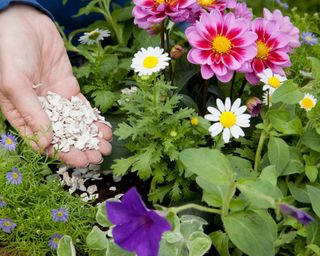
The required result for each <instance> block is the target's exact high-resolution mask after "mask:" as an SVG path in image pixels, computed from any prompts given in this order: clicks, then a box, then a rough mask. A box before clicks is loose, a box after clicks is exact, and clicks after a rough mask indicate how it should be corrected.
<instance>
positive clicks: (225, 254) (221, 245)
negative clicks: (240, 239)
mask: <svg viewBox="0 0 320 256" xmlns="http://www.w3.org/2000/svg"><path fill="white" fill-rule="evenodd" d="M209 236H210V238H211V240H212V243H213V245H214V247H215V248H216V250H217V251H218V253H219V255H220V256H230V254H229V237H228V235H227V234H226V233H224V232H222V231H221V230H219V231H215V232H212V233H211V234H210V235H209Z"/></svg>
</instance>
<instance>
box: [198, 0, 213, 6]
mask: <svg viewBox="0 0 320 256" xmlns="http://www.w3.org/2000/svg"><path fill="white" fill-rule="evenodd" d="M214 2H215V0H198V3H199V5H201V6H210V5H214Z"/></svg>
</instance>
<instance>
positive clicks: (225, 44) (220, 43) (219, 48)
mask: <svg viewBox="0 0 320 256" xmlns="http://www.w3.org/2000/svg"><path fill="white" fill-rule="evenodd" d="M231 48H232V44H231V41H230V40H229V39H228V38H226V37H225V36H216V37H215V38H214V39H213V42H212V49H213V50H214V51H215V52H217V53H219V54H223V53H229V52H230V50H231Z"/></svg>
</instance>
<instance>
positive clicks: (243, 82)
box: [237, 77, 247, 98]
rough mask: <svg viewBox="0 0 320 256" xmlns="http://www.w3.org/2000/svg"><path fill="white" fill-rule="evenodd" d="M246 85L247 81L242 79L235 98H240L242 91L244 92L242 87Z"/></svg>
mask: <svg viewBox="0 0 320 256" xmlns="http://www.w3.org/2000/svg"><path fill="white" fill-rule="evenodd" d="M246 84H247V80H246V78H245V77H244V78H243V81H242V85H241V87H240V90H239V93H238V96H237V98H240V97H241V96H242V94H243V91H244V87H245V86H246Z"/></svg>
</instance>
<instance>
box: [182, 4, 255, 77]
mask: <svg viewBox="0 0 320 256" xmlns="http://www.w3.org/2000/svg"><path fill="white" fill-rule="evenodd" d="M186 36H187V38H188V40H189V43H190V45H191V46H192V49H191V50H190V51H189V53H188V61H190V62H191V63H193V64H200V65H201V75H202V77H203V78H204V79H209V78H211V77H212V76H213V75H216V76H217V78H218V79H219V80H220V81H221V82H229V81H230V80H231V78H232V76H233V73H234V71H236V70H238V69H240V68H241V67H242V66H243V65H244V63H246V62H248V61H251V60H252V59H253V58H254V57H255V56H256V54H257V47H256V44H255V41H256V39H257V35H256V34H255V33H253V32H251V31H249V23H248V22H247V21H245V20H244V19H236V18H235V17H234V14H233V13H228V14H227V15H225V16H223V15H222V14H221V13H220V12H219V11H217V10H212V11H211V12H210V13H203V14H202V15H201V17H200V20H199V21H197V22H196V23H195V24H194V25H192V26H190V27H188V28H187V29H186Z"/></svg>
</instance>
